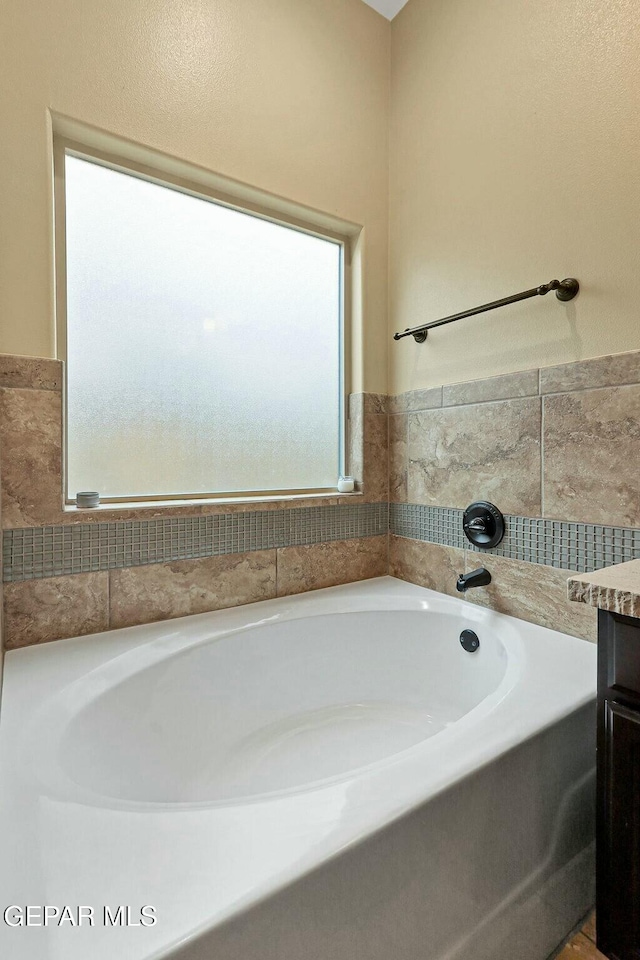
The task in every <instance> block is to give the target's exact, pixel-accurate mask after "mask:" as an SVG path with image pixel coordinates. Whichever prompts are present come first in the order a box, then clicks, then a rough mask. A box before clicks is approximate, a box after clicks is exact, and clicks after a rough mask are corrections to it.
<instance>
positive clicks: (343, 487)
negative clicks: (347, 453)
mask: <svg viewBox="0 0 640 960" xmlns="http://www.w3.org/2000/svg"><path fill="white" fill-rule="evenodd" d="M354 489H355V482H354V479H353V477H339V478H338V493H353V491H354Z"/></svg>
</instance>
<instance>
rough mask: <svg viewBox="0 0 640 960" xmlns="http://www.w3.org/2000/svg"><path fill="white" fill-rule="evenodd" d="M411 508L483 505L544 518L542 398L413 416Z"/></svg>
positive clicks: (409, 470) (409, 451) (409, 466)
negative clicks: (489, 503) (480, 501)
mask: <svg viewBox="0 0 640 960" xmlns="http://www.w3.org/2000/svg"><path fill="white" fill-rule="evenodd" d="M408 417H409V429H408V443H407V496H408V500H409V501H410V502H411V503H425V504H430V505H433V506H447V507H451V506H453V507H465V506H467V504H469V503H471V502H472V501H473V500H477V499H485V500H491V501H492V502H494V503H496V504H498V505H499V506H500V508H501V509H502V510H504V511H509V512H512V513H519V514H525V515H534V516H538V515H539V514H540V512H541V500H540V473H541V452H540V450H541V443H540V436H541V401H540V398H539V397H525V398H519V399H511V400H500V401H495V402H491V403H474V404H469V405H468V406H458V407H447V408H442V409H439V410H426V411H422V412H420V413H410V414H409V415H408Z"/></svg>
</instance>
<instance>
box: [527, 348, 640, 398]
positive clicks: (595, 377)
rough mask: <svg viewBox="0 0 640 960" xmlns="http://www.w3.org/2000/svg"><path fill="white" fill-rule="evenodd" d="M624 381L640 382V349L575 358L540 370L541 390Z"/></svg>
mask: <svg viewBox="0 0 640 960" xmlns="http://www.w3.org/2000/svg"><path fill="white" fill-rule="evenodd" d="M625 383H640V350H634V351H632V352H630V353H618V354H613V355H611V356H606V357H594V358H593V359H591V360H576V361H575V362H573V363H562V364H559V365H558V366H556V367H543V368H542V369H541V371H540V393H565V392H567V391H569V390H585V389H589V388H591V387H615V386H619V385H621V384H625Z"/></svg>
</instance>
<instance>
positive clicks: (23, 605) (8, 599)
mask: <svg viewBox="0 0 640 960" xmlns="http://www.w3.org/2000/svg"><path fill="white" fill-rule="evenodd" d="M3 599H4V645H5V649H7V650H13V649H15V648H17V647H25V646H28V645H31V644H34V643H44V642H46V641H48V640H59V639H61V638H63V637H80V636H84V635H86V634H90V633H99V632H100V631H101V630H107V629H108V628H109V574H108V573H83V574H80V575H78V576H74V577H52V578H51V579H48V580H31V581H27V582H24V583H10V584H5V585H4V589H3Z"/></svg>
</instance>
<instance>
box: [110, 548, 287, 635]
mask: <svg viewBox="0 0 640 960" xmlns="http://www.w3.org/2000/svg"><path fill="white" fill-rule="evenodd" d="M109 576H110V583H111V598H110V618H111V627H128V626H132V625H133V624H137V623H151V622H153V621H155V620H165V619H169V618H171V617H184V616H187V615H188V614H191V613H205V612H207V611H209V610H221V609H223V608H224V607H235V606H238V605H239V604H241V603H253V602H255V601H256V600H269V599H271V598H272V597H274V596H275V593H276V552H275V550H260V551H256V552H255V553H244V554H231V555H227V556H223V557H205V558H202V559H199V560H177V561H175V562H171V563H155V564H150V565H149V566H144V567H128V568H127V569H124V570H111V571H110V573H109Z"/></svg>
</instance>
